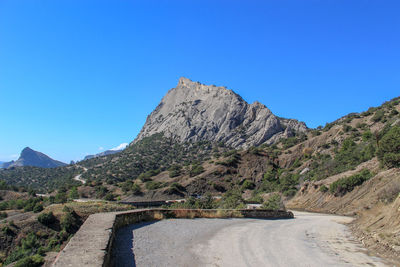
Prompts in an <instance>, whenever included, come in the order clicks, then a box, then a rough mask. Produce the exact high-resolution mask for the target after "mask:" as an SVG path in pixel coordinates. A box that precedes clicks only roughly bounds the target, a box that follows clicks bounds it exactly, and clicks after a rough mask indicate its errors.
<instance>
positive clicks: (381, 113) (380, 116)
mask: <svg viewBox="0 0 400 267" xmlns="http://www.w3.org/2000/svg"><path fill="white" fill-rule="evenodd" d="M384 116H385V111H384V110H383V109H380V110H378V111H377V112H375V115H374V116H373V117H372V121H374V122H378V121H381V120H382V119H383V117H384Z"/></svg>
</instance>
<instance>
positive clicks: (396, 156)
mask: <svg viewBox="0 0 400 267" xmlns="http://www.w3.org/2000/svg"><path fill="white" fill-rule="evenodd" d="M385 130H386V129H384V131H383V133H382V134H381V135H382V138H381V139H380V140H379V147H378V153H377V154H378V158H379V160H380V161H381V162H382V164H383V165H385V166H387V167H389V168H398V167H400V127H399V126H394V127H391V128H390V129H388V130H386V131H385Z"/></svg>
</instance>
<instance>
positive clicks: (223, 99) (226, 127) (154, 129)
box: [134, 78, 307, 148]
mask: <svg viewBox="0 0 400 267" xmlns="http://www.w3.org/2000/svg"><path fill="white" fill-rule="evenodd" d="M306 131H307V127H306V125H305V124H304V123H303V122H298V121H297V120H291V119H283V118H279V117H277V116H275V115H274V114H272V112H271V111H270V110H269V109H268V108H267V107H266V106H264V105H263V104H261V103H259V102H254V103H253V104H248V103H247V102H246V101H244V100H243V99H242V98H241V97H240V96H239V95H237V94H236V93H234V92H233V91H231V90H228V89H226V88H225V87H216V86H213V85H211V86H207V85H203V84H201V83H199V82H192V81H191V80H189V79H186V78H180V80H179V83H178V85H177V87H175V88H173V89H171V90H170V91H169V92H168V93H167V94H166V95H165V96H164V98H163V99H162V100H161V103H160V104H159V105H158V106H157V108H156V109H155V110H154V111H153V112H152V113H151V114H150V115H149V116H148V117H147V120H146V123H145V125H144V126H143V128H142V130H141V131H140V133H139V135H138V137H137V138H136V140H135V141H134V142H136V141H138V140H141V139H142V138H143V137H146V136H150V135H153V134H155V133H160V132H163V133H164V135H165V136H166V137H173V138H175V139H176V140H177V141H179V142H186V141H191V142H196V141H201V140H209V141H214V142H220V141H222V142H224V143H225V144H226V145H228V146H231V147H234V148H247V147H250V146H254V145H260V144H263V143H269V144H271V143H275V142H277V141H278V140H279V139H280V138H283V137H290V136H293V135H295V134H296V133H302V132H306Z"/></svg>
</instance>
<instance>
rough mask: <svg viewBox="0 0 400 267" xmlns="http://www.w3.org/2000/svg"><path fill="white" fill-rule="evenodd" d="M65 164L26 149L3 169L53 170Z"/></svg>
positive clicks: (5, 164) (4, 165)
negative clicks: (36, 168) (32, 167)
mask: <svg viewBox="0 0 400 267" xmlns="http://www.w3.org/2000/svg"><path fill="white" fill-rule="evenodd" d="M65 165H67V164H65V163H63V162H61V161H57V160H54V159H52V158H50V157H49V156H47V155H45V154H43V153H40V152H38V151H35V150H32V149H31V148H29V147H26V148H24V149H23V150H22V152H21V155H20V156H19V158H18V160H17V161H11V162H7V163H4V164H3V167H4V168H11V167H21V166H35V167H42V168H55V167H60V166H65Z"/></svg>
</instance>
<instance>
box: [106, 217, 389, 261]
mask: <svg viewBox="0 0 400 267" xmlns="http://www.w3.org/2000/svg"><path fill="white" fill-rule="evenodd" d="M351 220H352V218H349V217H343V216H334V215H324V214H313V213H305V212H295V219H291V220H259V219H194V220H188V219H177V220H164V221H158V222H152V223H142V224H136V225H131V226H128V227H125V228H123V229H121V230H120V231H119V232H118V233H117V238H116V247H115V250H114V259H115V262H116V266H139V267H141V266H230V267H231V266H307V267H312V266H387V265H385V263H384V261H383V260H381V259H379V258H376V257H372V256H370V255H368V254H367V251H366V250H365V249H364V248H363V247H362V245H361V244H360V243H358V242H357V241H356V240H355V239H353V237H352V236H351V234H350V232H349V230H348V229H347V227H346V226H345V223H348V222H351Z"/></svg>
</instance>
